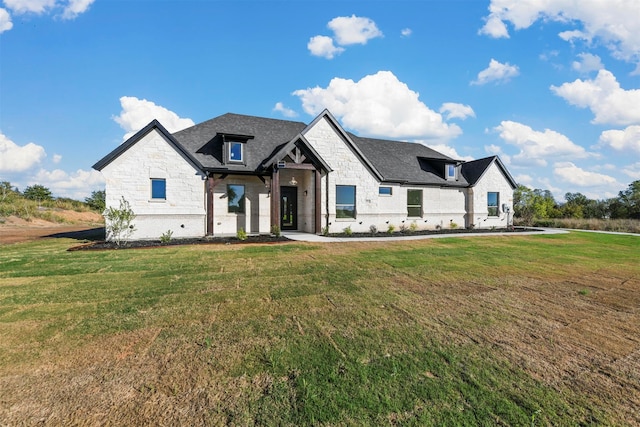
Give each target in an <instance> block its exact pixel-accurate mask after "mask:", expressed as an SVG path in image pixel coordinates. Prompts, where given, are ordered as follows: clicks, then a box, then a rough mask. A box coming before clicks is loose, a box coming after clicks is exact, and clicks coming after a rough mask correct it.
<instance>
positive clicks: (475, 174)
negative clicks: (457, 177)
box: [462, 156, 518, 188]
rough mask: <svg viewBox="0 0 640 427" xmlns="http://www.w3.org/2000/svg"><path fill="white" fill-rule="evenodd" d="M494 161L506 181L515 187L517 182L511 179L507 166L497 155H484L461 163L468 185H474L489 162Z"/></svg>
mask: <svg viewBox="0 0 640 427" xmlns="http://www.w3.org/2000/svg"><path fill="white" fill-rule="evenodd" d="M494 161H495V162H496V165H498V168H500V170H501V171H502V173H503V174H504V176H505V178H507V181H509V183H510V184H511V186H512V187H513V188H516V187H517V186H518V184H517V183H516V181H515V180H514V179H513V177H512V176H511V174H510V173H509V171H508V170H507V168H506V167H505V166H504V164H502V161H501V160H500V158H499V157H498V156H491V157H485V158H484V159H478V160H472V161H470V162H466V163H463V164H462V175H464V177H465V178H466V180H467V181H468V182H469V185H476V183H477V182H478V180H479V179H480V178H482V175H484V173H485V172H486V170H487V169H488V168H489V166H490V165H491V163H493V162H494Z"/></svg>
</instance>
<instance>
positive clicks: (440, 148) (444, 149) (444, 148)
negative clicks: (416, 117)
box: [416, 141, 475, 162]
mask: <svg viewBox="0 0 640 427" xmlns="http://www.w3.org/2000/svg"><path fill="white" fill-rule="evenodd" d="M416 142H417V143H419V144H423V145H426V146H427V147H429V148H431V149H432V150H436V151H437V152H439V153H442V154H444V155H445V156H449V157H451V158H452V159H454V160H464V161H467V162H470V161H471V160H475V159H474V158H473V157H471V156H461V155H460V154H458V152H457V151H456V149H455V148H453V147H451V146H449V145H447V144H429V143H428V142H427V141H416Z"/></svg>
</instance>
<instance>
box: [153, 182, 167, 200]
mask: <svg viewBox="0 0 640 427" xmlns="http://www.w3.org/2000/svg"><path fill="white" fill-rule="evenodd" d="M151 199H153V200H166V199H167V180H166V179H164V178H151Z"/></svg>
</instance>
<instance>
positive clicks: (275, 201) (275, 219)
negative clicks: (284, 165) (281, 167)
mask: <svg viewBox="0 0 640 427" xmlns="http://www.w3.org/2000/svg"><path fill="white" fill-rule="evenodd" d="M274 225H275V226H278V227H280V172H279V171H278V168H273V173H272V174H271V226H272V227H273V226H274Z"/></svg>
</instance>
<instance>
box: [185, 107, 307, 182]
mask: <svg viewBox="0 0 640 427" xmlns="http://www.w3.org/2000/svg"><path fill="white" fill-rule="evenodd" d="M306 127H307V125H306V124H305V123H302V122H292V121H288V120H277V119H267V118H263V117H254V116H245V115H241V114H232V113H227V114H224V115H222V116H219V117H216V118H214V119H211V120H207V121H206V122H202V123H200V124H197V125H195V126H191V127H190V128H187V129H184V130H181V131H179V132H176V133H174V134H173V137H174V138H175V139H176V141H178V142H179V143H180V144H181V145H182V146H184V147H185V149H186V150H187V151H189V152H190V153H191V154H192V155H193V157H194V158H196V159H197V160H198V161H199V162H200V163H201V164H202V166H203V167H204V168H205V169H209V170H216V169H217V170H228V171H229V172H245V173H248V172H254V171H256V170H257V169H258V167H259V166H260V164H261V163H262V161H263V160H265V159H266V158H268V157H269V156H271V154H273V152H274V151H275V150H276V149H277V148H278V147H280V146H281V145H283V144H286V143H287V142H289V141H290V140H291V139H293V138H294V137H295V136H296V135H298V134H299V133H300V132H302V130H303V129H304V128H306ZM222 134H225V135H244V136H248V137H251V139H248V140H247V142H246V144H245V152H244V158H245V161H246V164H245V165H229V164H224V159H223V156H222V154H223V153H222V136H221V135H222Z"/></svg>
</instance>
